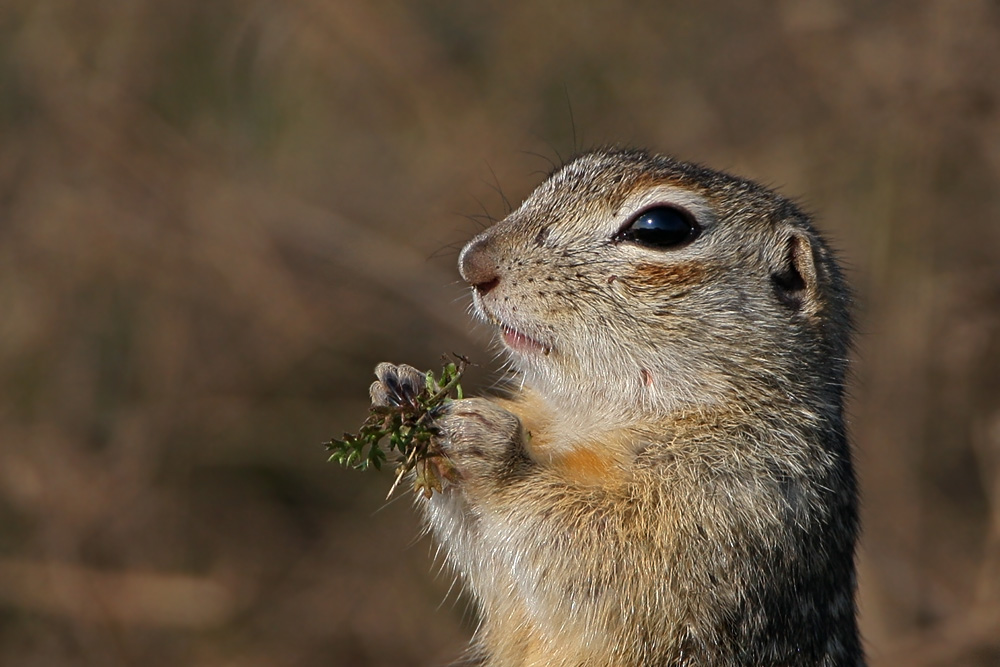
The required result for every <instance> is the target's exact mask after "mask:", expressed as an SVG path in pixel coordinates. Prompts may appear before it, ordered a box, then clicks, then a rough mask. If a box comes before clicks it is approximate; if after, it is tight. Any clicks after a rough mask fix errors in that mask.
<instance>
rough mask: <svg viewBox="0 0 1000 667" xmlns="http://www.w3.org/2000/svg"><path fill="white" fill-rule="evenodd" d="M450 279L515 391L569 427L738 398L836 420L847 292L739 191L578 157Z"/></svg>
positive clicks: (796, 214)
mask: <svg viewBox="0 0 1000 667" xmlns="http://www.w3.org/2000/svg"><path fill="white" fill-rule="evenodd" d="M459 268H460V271H461V274H462V277H463V279H464V280H465V281H466V282H467V283H468V284H469V285H470V286H471V287H472V292H473V300H474V305H475V311H476V312H477V313H478V314H479V315H480V316H481V317H482V318H483V319H485V320H487V321H488V322H490V323H492V324H493V325H494V326H495V327H496V328H497V332H498V335H499V338H500V340H501V341H502V343H503V345H504V347H505V349H506V350H507V351H508V353H509V355H510V359H511V364H512V366H513V368H514V369H515V370H516V371H517V372H518V373H519V374H520V375H521V377H522V381H523V383H524V385H525V386H526V387H529V388H531V389H533V390H535V391H536V392H537V393H539V394H540V395H541V396H543V397H545V398H546V399H547V400H550V401H553V402H555V403H557V404H558V405H559V407H560V408H562V409H564V410H569V414H579V415H580V416H581V418H588V419H595V420H596V419H600V420H602V421H604V422H605V423H607V422H608V421H610V422H611V423H614V424H623V425H624V424H627V423H629V422H633V421H637V420H639V419H642V420H646V421H648V419H649V415H650V412H651V411H653V412H660V411H662V412H663V413H665V414H666V413H669V412H671V411H676V410H691V409H694V410H697V409H699V408H701V407H704V406H710V405H712V404H715V403H719V402H722V401H737V402H739V401H745V400H746V397H749V396H755V397H758V398H759V397H765V400H769V399H768V398H767V397H770V398H771V399H773V400H775V401H778V402H782V403H786V404H787V403H788V402H791V403H793V404H802V405H805V406H806V407H814V406H815V405H836V406H838V407H837V409H838V410H839V405H840V397H841V393H842V386H843V382H844V374H845V372H846V356H847V352H848V346H849V338H850V318H849V312H848V302H849V294H848V291H847V287H846V286H845V284H844V281H843V279H842V278H841V275H840V271H839V269H838V267H837V264H836V261H835V259H834V257H833V254H832V252H831V250H830V249H829V247H828V246H827V244H826V243H825V242H824V241H823V239H822V238H821V237H820V236H819V234H818V233H817V232H816V230H815V229H814V228H813V226H812V224H811V223H810V221H809V219H808V217H807V216H806V215H805V214H804V213H802V212H801V211H800V210H799V209H798V208H797V207H796V206H795V205H794V204H793V203H792V202H791V201H789V200H787V199H785V198H783V197H781V196H780V195H778V194H776V193H774V192H773V191H771V190H768V189H766V188H764V187H762V186H760V185H757V184H755V183H752V182H750V181H747V180H743V179H740V178H736V177H733V176H730V175H727V174H724V173H720V172H716V171H712V170H709V169H706V168H703V167H700V166H697V165H694V164H690V163H684V162H679V161H676V160H673V159H671V158H667V157H662V156H655V155H650V154H647V153H645V152H641V151H634V150H616V149H610V150H599V151H595V152H592V153H587V154H584V155H582V156H580V157H578V158H576V159H574V160H572V161H571V162H569V163H568V164H566V165H565V166H563V167H562V168H560V169H558V170H557V171H556V172H555V173H553V174H552V175H551V176H550V177H549V178H548V179H547V180H546V181H544V182H543V183H542V184H541V185H539V186H538V188H536V189H535V191H534V192H533V193H532V194H531V195H530V196H529V197H528V198H527V199H526V200H525V201H524V203H523V204H522V205H521V206H520V207H519V208H518V209H517V210H515V211H513V212H512V213H511V214H510V215H508V216H507V217H506V218H505V219H504V220H502V221H500V222H498V223H497V224H495V225H493V226H492V227H490V228H489V229H487V230H486V231H484V232H483V233H481V234H479V235H478V236H476V237H475V238H474V239H472V241H470V242H469V243H468V245H466V246H465V248H464V249H463V251H462V253H461V256H460V259H459ZM823 392H833V394H831V395H822V394H823ZM832 399H835V400H832ZM751 407H752V406H751Z"/></svg>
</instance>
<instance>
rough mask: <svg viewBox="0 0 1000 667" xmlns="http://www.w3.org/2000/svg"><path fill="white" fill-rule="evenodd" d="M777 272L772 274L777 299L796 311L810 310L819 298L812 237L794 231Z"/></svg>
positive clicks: (788, 240)
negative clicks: (810, 306) (810, 238)
mask: <svg viewBox="0 0 1000 667" xmlns="http://www.w3.org/2000/svg"><path fill="white" fill-rule="evenodd" d="M782 257H783V258H782V260H781V263H780V265H779V268H778V270H777V271H775V272H774V273H772V274H771V281H772V282H773V283H774V293H775V294H776V295H777V297H778V300H779V301H780V302H781V303H782V304H784V305H785V306H788V307H789V308H792V309H793V310H803V308H805V309H807V310H811V309H810V308H808V306H809V305H813V306H814V305H815V303H816V296H817V280H818V278H817V274H816V258H815V257H814V256H813V247H812V243H811V242H810V240H809V237H808V236H807V235H805V234H803V233H802V232H800V231H793V232H792V233H791V234H790V235H789V237H788V239H787V240H786V241H785V250H784V254H783V256H782Z"/></svg>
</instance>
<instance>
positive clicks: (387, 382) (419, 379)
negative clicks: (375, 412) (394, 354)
mask: <svg viewBox="0 0 1000 667" xmlns="http://www.w3.org/2000/svg"><path fill="white" fill-rule="evenodd" d="M375 377H377V378H378V379H377V380H376V381H375V382H373V383H372V386H371V387H370V388H369V389H368V393H369V394H370V395H371V398H372V405H373V406H375V407H377V408H401V407H403V406H406V405H411V406H414V407H416V405H417V396H419V395H420V392H422V391H423V390H424V388H425V387H426V386H427V374H426V373H424V372H423V371H418V370H417V369H416V368H414V367H413V366H410V365H408V364H399V365H396V364H390V363H388V362H385V361H383V362H382V363H381V364H379V365H378V366H376V367H375Z"/></svg>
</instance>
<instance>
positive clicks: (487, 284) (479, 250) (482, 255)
mask: <svg viewBox="0 0 1000 667" xmlns="http://www.w3.org/2000/svg"><path fill="white" fill-rule="evenodd" d="M458 270H459V273H461V274H462V278H463V279H464V280H465V282H467V283H469V284H470V285H472V287H474V288H475V290H476V291H477V292H478V293H479V294H480V295H485V294H486V293H487V292H489V291H490V290H492V289H493V288H494V287H496V286H497V285H498V284H499V283H500V267H499V266H498V265H497V261H496V258H495V256H494V248H493V240H492V237H491V236H483V237H480V238H477V239H473V240H472V242H471V243H469V245H467V246H465V249H464V250H462V254H461V256H460V257H459V258H458Z"/></svg>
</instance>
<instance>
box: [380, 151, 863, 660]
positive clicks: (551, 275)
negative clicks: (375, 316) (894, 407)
mask: <svg viewBox="0 0 1000 667" xmlns="http://www.w3.org/2000/svg"><path fill="white" fill-rule="evenodd" d="M660 205H667V206H671V207H674V208H678V209H682V210H683V211H686V212H687V214H689V215H690V216H691V217H692V218H693V219H694V220H695V221H696V225H697V235H696V237H695V238H694V239H693V240H692V241H690V242H688V243H684V244H678V245H677V246H676V247H666V248H658V247H647V246H644V245H641V244H638V243H634V242H631V241H628V240H621V233H620V232H621V231H622V230H623V229H627V228H628V226H629V225H630V224H631V221H633V220H634V219H635V217H636V215H637V214H638V213H639V212H642V211H644V210H648V209H650V208H652V207H656V206H660ZM460 269H461V271H462V275H463V278H465V280H466V281H467V282H468V283H469V284H470V285H471V286H472V288H473V290H472V291H473V294H474V301H475V310H476V312H477V313H478V314H479V315H480V316H481V317H482V318H483V319H484V320H486V321H488V322H490V323H492V324H493V325H495V326H496V327H497V331H498V335H499V337H500V339H501V341H502V342H503V343H504V345H505V348H506V349H507V351H508V352H509V354H510V360H511V365H512V367H513V368H514V369H515V371H516V373H517V375H518V378H519V382H520V383H521V386H520V388H519V389H518V390H517V391H516V392H515V393H514V395H513V396H512V397H511V398H509V399H485V398H472V399H465V400H462V401H457V402H455V403H453V404H452V407H451V409H450V410H449V412H448V413H447V414H446V416H445V417H444V419H443V421H442V422H441V424H440V426H441V429H442V431H441V432H442V440H443V443H442V444H443V447H444V448H445V450H446V451H447V453H448V455H449V456H450V457H451V458H452V460H453V462H454V464H455V466H456V468H457V469H458V471H459V473H460V476H461V479H460V481H459V482H458V483H457V484H454V485H452V486H451V487H450V488H448V489H446V491H445V492H444V493H441V494H435V495H434V497H433V498H431V499H430V500H429V501H423V500H421V501H420V502H421V504H422V505H423V509H424V511H425V514H426V518H427V522H428V525H429V526H430V529H431V530H432V532H433V533H434V535H435V537H436V539H437V540H438V541H439V542H440V543H441V544H442V546H443V548H444V551H445V553H446V556H447V559H448V561H449V562H450V563H451V565H452V566H453V567H454V568H455V570H456V571H457V572H458V573H459V575H460V576H461V577H462V579H463V581H464V583H465V585H466V586H467V587H468V588H469V590H470V591H471V593H472V594H473V595H474V597H475V599H476V600H477V601H478V604H479V608H480V613H481V624H480V627H479V629H478V631H477V633H476V636H475V638H474V642H473V647H472V650H471V653H470V657H469V660H470V662H472V663H473V664H482V665H490V666H501V665H504V666H506V665H548V666H552V667H556V666H561V665H566V666H569V665H573V666H584V665H586V666H589V665H595V666H596V665H602V666H604V665H616V666H626V665H636V666H639V665H642V666H651V665H671V666H682V665H692V666H693V665H717V666H734V665H755V666H756V665H775V666H777V665H782V666H793V665H824V666H834V665H852V666H855V665H861V664H863V662H864V660H863V655H862V649H861V646H860V642H859V638H858V631H857V626H856V621H855V605H854V589H855V570H854V560H853V558H854V555H853V554H854V546H855V541H856V535H857V501H856V489H855V479H854V474H853V471H852V466H851V460H850V452H849V448H848V443H847V439H846V435H845V428H844V417H843V394H844V381H845V374H846V372H847V355H848V347H849V338H850V329H851V325H850V317H849V301H850V298H849V292H848V289H847V288H846V286H845V284H844V281H843V279H842V277H841V272H840V270H839V269H838V267H837V264H836V262H835V260H834V257H833V255H832V253H831V251H830V249H829V248H828V246H827V244H826V243H825V242H824V241H823V239H822V238H820V236H819V235H818V234H817V232H816V230H815V229H814V228H813V226H812V224H811V223H810V221H809V220H808V218H807V217H806V216H805V215H804V214H803V213H802V212H801V211H800V210H799V209H798V208H797V207H796V206H795V205H794V204H792V203H791V202H789V201H788V200H786V199H784V198H782V197H780V196H778V195H777V194H775V193H774V192H772V191H770V190H767V189H765V188H763V187H761V186H759V185H757V184H754V183H751V182H749V181H746V180H741V179H739V178H735V177H732V176H729V175H726V174H722V173H718V172H715V171H711V170H708V169H705V168H702V167H699V166H696V165H692V164H686V163H681V162H677V161H674V160H672V159H669V158H665V157H659V156H651V155H649V154H646V153H644V152H639V151H622V150H603V151H597V152H593V153H589V154H585V155H583V156H581V157H579V158H577V159H575V160H574V161H572V162H570V163H569V164H567V165H565V166H564V167H562V168H561V169H559V170H558V171H557V172H555V173H554V174H553V175H552V176H551V177H549V178H548V180H546V181H545V182H544V183H542V184H541V185H540V186H539V187H538V188H537V189H536V190H535V192H534V193H533V194H532V195H531V196H530V197H529V198H528V199H527V200H526V201H525V202H524V203H523V204H522V205H521V207H520V208H518V209H517V210H516V211H514V212H513V213H511V214H510V215H509V216H508V217H507V218H506V219H505V220H503V221H501V222H499V223H497V224H496V225H494V226H493V227H491V228H489V229H487V230H486V231H485V232H483V233H482V234H480V235H479V236H477V237H476V238H475V239H473V240H472V241H471V242H470V243H469V244H468V245H467V246H466V248H465V249H464V250H463V252H462V256H461V259H460ZM380 381H381V378H380Z"/></svg>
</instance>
